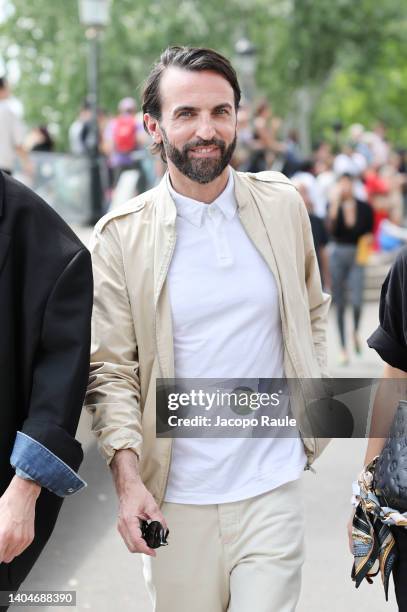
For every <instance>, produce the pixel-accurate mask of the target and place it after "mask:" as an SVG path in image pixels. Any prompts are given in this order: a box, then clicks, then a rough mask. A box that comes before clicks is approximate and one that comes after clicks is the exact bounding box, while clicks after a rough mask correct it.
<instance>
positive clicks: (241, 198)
mask: <svg viewBox="0 0 407 612" xmlns="http://www.w3.org/2000/svg"><path fill="white" fill-rule="evenodd" d="M230 172H231V181H232V183H233V187H234V191H235V197H236V203H237V206H238V209H239V211H240V210H244V209H246V207H247V206H250V201H251V200H252V198H253V196H252V194H251V192H250V190H249V188H248V186H247V184H246V182H245V180H244V178H243V177H242V176H240V173H239V172H236V170H234V169H233V168H232V167H230ZM229 184H230V183H228V186H229ZM228 186H227V187H226V189H227V188H228ZM158 189H159V194H158V213H159V216H160V217H162V220H163V221H164V224H165V225H169V226H171V225H175V222H176V218H177V206H176V204H175V202H174V199H173V196H172V195H171V192H170V190H169V188H168V178H167V173H166V174H165V175H164V176H163V178H162V179H161V181H160V183H159V185H158ZM225 191H226V190H225ZM225 215H226V216H227V217H228V218H229V217H230V216H233V215H234V211H231V210H227V211H226V212H225Z"/></svg>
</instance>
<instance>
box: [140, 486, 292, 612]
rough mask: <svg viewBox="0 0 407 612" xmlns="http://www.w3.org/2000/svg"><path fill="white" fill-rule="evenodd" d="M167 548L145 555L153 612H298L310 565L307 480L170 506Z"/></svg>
mask: <svg viewBox="0 0 407 612" xmlns="http://www.w3.org/2000/svg"><path fill="white" fill-rule="evenodd" d="M162 510H163V514H164V516H165V517H166V520H167V523H168V527H169V529H170V535H169V538H168V541H169V545H168V546H167V547H164V548H160V549H159V550H158V551H157V557H156V558H155V559H154V558H152V557H148V556H147V555H143V569H144V577H145V580H146V584H147V589H148V591H149V593H150V596H151V599H152V601H153V605H154V612H191V611H193V612H226V611H229V612H293V611H294V610H295V608H296V605H297V601H298V597H299V593H300V586H301V566H302V564H303V560H304V510H303V496H302V483H301V481H300V480H296V481H294V482H289V483H287V484H285V485H283V486H281V487H278V488H277V489H274V490H273V491H269V492H268V493H265V494H263V495H258V496H257V497H253V498H251V499H247V500H243V501H239V502H233V503H227V504H219V505H202V506H195V505H188V504H173V503H168V502H164V504H163V507H162Z"/></svg>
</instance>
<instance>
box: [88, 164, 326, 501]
mask: <svg viewBox="0 0 407 612" xmlns="http://www.w3.org/2000/svg"><path fill="white" fill-rule="evenodd" d="M233 172H234V181H235V195H236V200H237V204H238V214H239V217H240V220H241V223H242V224H243V227H244V228H245V230H246V232H247V234H248V236H249V237H250V239H251V240H252V241H253V243H254V244H255V246H256V247H257V249H258V250H259V252H260V253H261V254H262V256H263V257H264V259H265V261H266V263H267V264H268V265H269V267H270V269H271V270H272V272H273V274H274V276H275V279H276V282H277V287H278V293H279V303H280V313H281V320H282V331H283V339H284V367H285V373H286V377H287V378H301V379H307V378H319V377H323V376H326V375H327V372H326V359H327V354H326V320H327V313H328V309H329V303H330V297H329V296H328V295H326V294H324V293H323V292H322V289H321V281H320V275H319V271H318V264H317V259H316V254H315V250H314V245H313V239H312V233H311V227H310V222H309V218H308V213H307V210H306V208H305V205H304V203H303V201H302V199H301V197H300V195H299V194H298V192H297V190H296V189H295V187H294V186H293V185H292V183H291V182H290V181H289V180H288V179H287V178H286V177H285V176H284V175H283V174H280V173H278V172H260V173H257V174H249V173H241V172H235V171H233ZM175 222H176V207H175V203H174V202H173V200H172V198H171V196H170V193H169V191H168V189H167V184H166V178H165V177H164V178H163V180H162V181H161V182H160V184H159V185H158V186H157V187H155V188H154V189H151V190H150V191H148V192H146V193H144V194H142V195H140V196H138V197H136V198H134V199H133V200H130V201H129V202H128V203H127V204H125V205H123V206H121V207H120V208H118V209H116V210H114V211H113V212H111V213H109V214H107V215H106V216H105V217H103V218H102V219H101V220H100V221H99V222H98V224H97V225H96V227H95V231H94V234H93V238H92V243H91V252H92V259H93V273H94V284H95V298H94V309H93V321H92V356H91V368H90V378H89V387H88V391H87V396H86V401H85V404H86V407H87V409H88V410H89V412H90V413H91V415H92V420H93V425H92V429H93V431H94V432H95V434H96V435H97V437H98V443H99V448H100V450H101V452H102V454H103V455H104V457H105V458H106V460H107V462H108V463H110V461H111V460H112V458H113V456H114V453H115V451H116V450H119V449H125V448H130V449H132V450H133V451H134V452H135V453H137V455H138V456H139V458H140V471H141V475H142V478H143V481H144V483H145V485H146V487H147V488H148V489H149V491H150V492H151V493H152V494H153V496H154V498H155V499H156V501H157V502H158V504H159V505H161V503H162V500H163V497H164V493H165V487H166V483H167V477H168V470H169V465H170V459H171V440H170V439H163V438H160V439H157V438H156V435H155V380H156V378H160V377H161V378H173V377H174V355H173V341H172V323H171V309H170V303H169V296H168V291H167V287H166V282H165V280H166V276H167V272H168V268H169V265H170V262H171V257H172V254H173V252H174V247H175V241H176V230H175V225H176V223H175ZM305 396H306V392H305V391H304V395H303V397H302V398H300V399H297V401H295V402H293V400H292V410H293V413H294V416H295V417H296V418H297V423H298V424H299V428H300V432H301V428H302V426H301V424H302V423H304V422H305V419H306V418H307V417H306V410H305V402H304V397H305ZM303 443H304V448H305V451H306V454H307V458H308V464H307V467H309V466H310V465H311V463H312V462H313V461H314V459H315V458H316V457H317V456H318V455H319V454H320V453H321V451H322V449H323V447H324V446H325V445H326V443H327V440H321V439H315V438H309V437H308V438H306V437H304V436H303Z"/></svg>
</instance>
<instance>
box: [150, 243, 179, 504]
mask: <svg viewBox="0 0 407 612" xmlns="http://www.w3.org/2000/svg"><path fill="white" fill-rule="evenodd" d="M175 243H176V233H175V232H173V235H172V243H171V245H170V249H169V251H168V257H167V261H166V264H165V269H164V271H163V273H162V278H161V279H160V284H159V287H158V294H157V301H156V306H155V316H154V338H155V346H156V351H157V361H158V369H159V372H160V374H161V376H162V375H163V368H162V363H161V360H160V350H159V346H158V336H157V310H158V302H159V300H160V295H161V291H162V288H163V286H164V282H165V279H166V278H167V274H168V270H169V267H170V263H171V260H172V256H173V253H174V249H175ZM171 457H172V439H171V446H170V453H169V457H168V462H167V465H166V475H165V480H164V486H163V488H162V489H161V491H160V496H159V499H158V500H157V501H158V505H159V506H160V507H161V505H162V503H163V501H164V496H165V491H166V488H167V483H168V476H169V473H170V464H171Z"/></svg>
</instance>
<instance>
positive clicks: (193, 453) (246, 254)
mask: <svg viewBox="0 0 407 612" xmlns="http://www.w3.org/2000/svg"><path fill="white" fill-rule="evenodd" d="M167 180H168V188H169V190H170V193H171V196H172V198H173V199H174V202H175V204H176V207H177V221H176V230H177V242H176V246H175V251H174V255H173V258H172V261H171V265H170V269H169V272H168V277H167V283H168V289H169V295H170V303H171V310H172V320H173V337H174V358H175V377H176V378H193V379H196V378H212V379H223V380H224V379H229V378H251V379H253V378H255V379H257V378H283V377H284V367H283V354H284V350H283V339H282V332H281V318H280V310H279V302H278V290H277V286H276V282H275V279H274V276H273V273H272V272H271V270H270V268H269V267H268V266H267V264H266V263H265V261H264V259H263V258H262V256H261V255H260V253H259V252H258V251H257V249H256V248H255V246H254V245H253V243H252V242H251V240H250V239H249V238H248V236H247V234H246V232H245V231H244V229H243V226H242V224H241V222H240V219H239V216H238V214H237V204H236V200H235V195H234V184H233V176H232V173H230V177H229V181H228V184H227V186H226V188H225V190H224V191H223V192H222V193H221V194H220V195H219V196H218V198H216V200H214V201H213V202H212V203H211V204H205V203H203V202H198V201H196V200H192V199H190V198H187V197H185V196H182V195H180V194H178V193H177V192H175V191H174V189H173V188H172V186H171V184H170V180H169V177H168V176H167ZM305 463H306V457H305V453H304V448H303V445H302V442H301V440H300V439H299V438H222V439H216V438H215V439H211V438H177V439H174V440H173V452H172V460H171V466H170V472H169V477H168V484H167V489H166V495H165V501H169V502H174V503H185V504H219V503H226V502H233V501H238V500H242V499H247V498H250V497H254V496H256V495H260V494H261V493H265V492H267V491H270V490H271V489H273V488H276V487H278V486H280V485H282V484H284V483H286V482H289V481H291V480H295V479H297V478H299V477H300V475H301V473H302V471H303V469H304V466H305Z"/></svg>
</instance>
